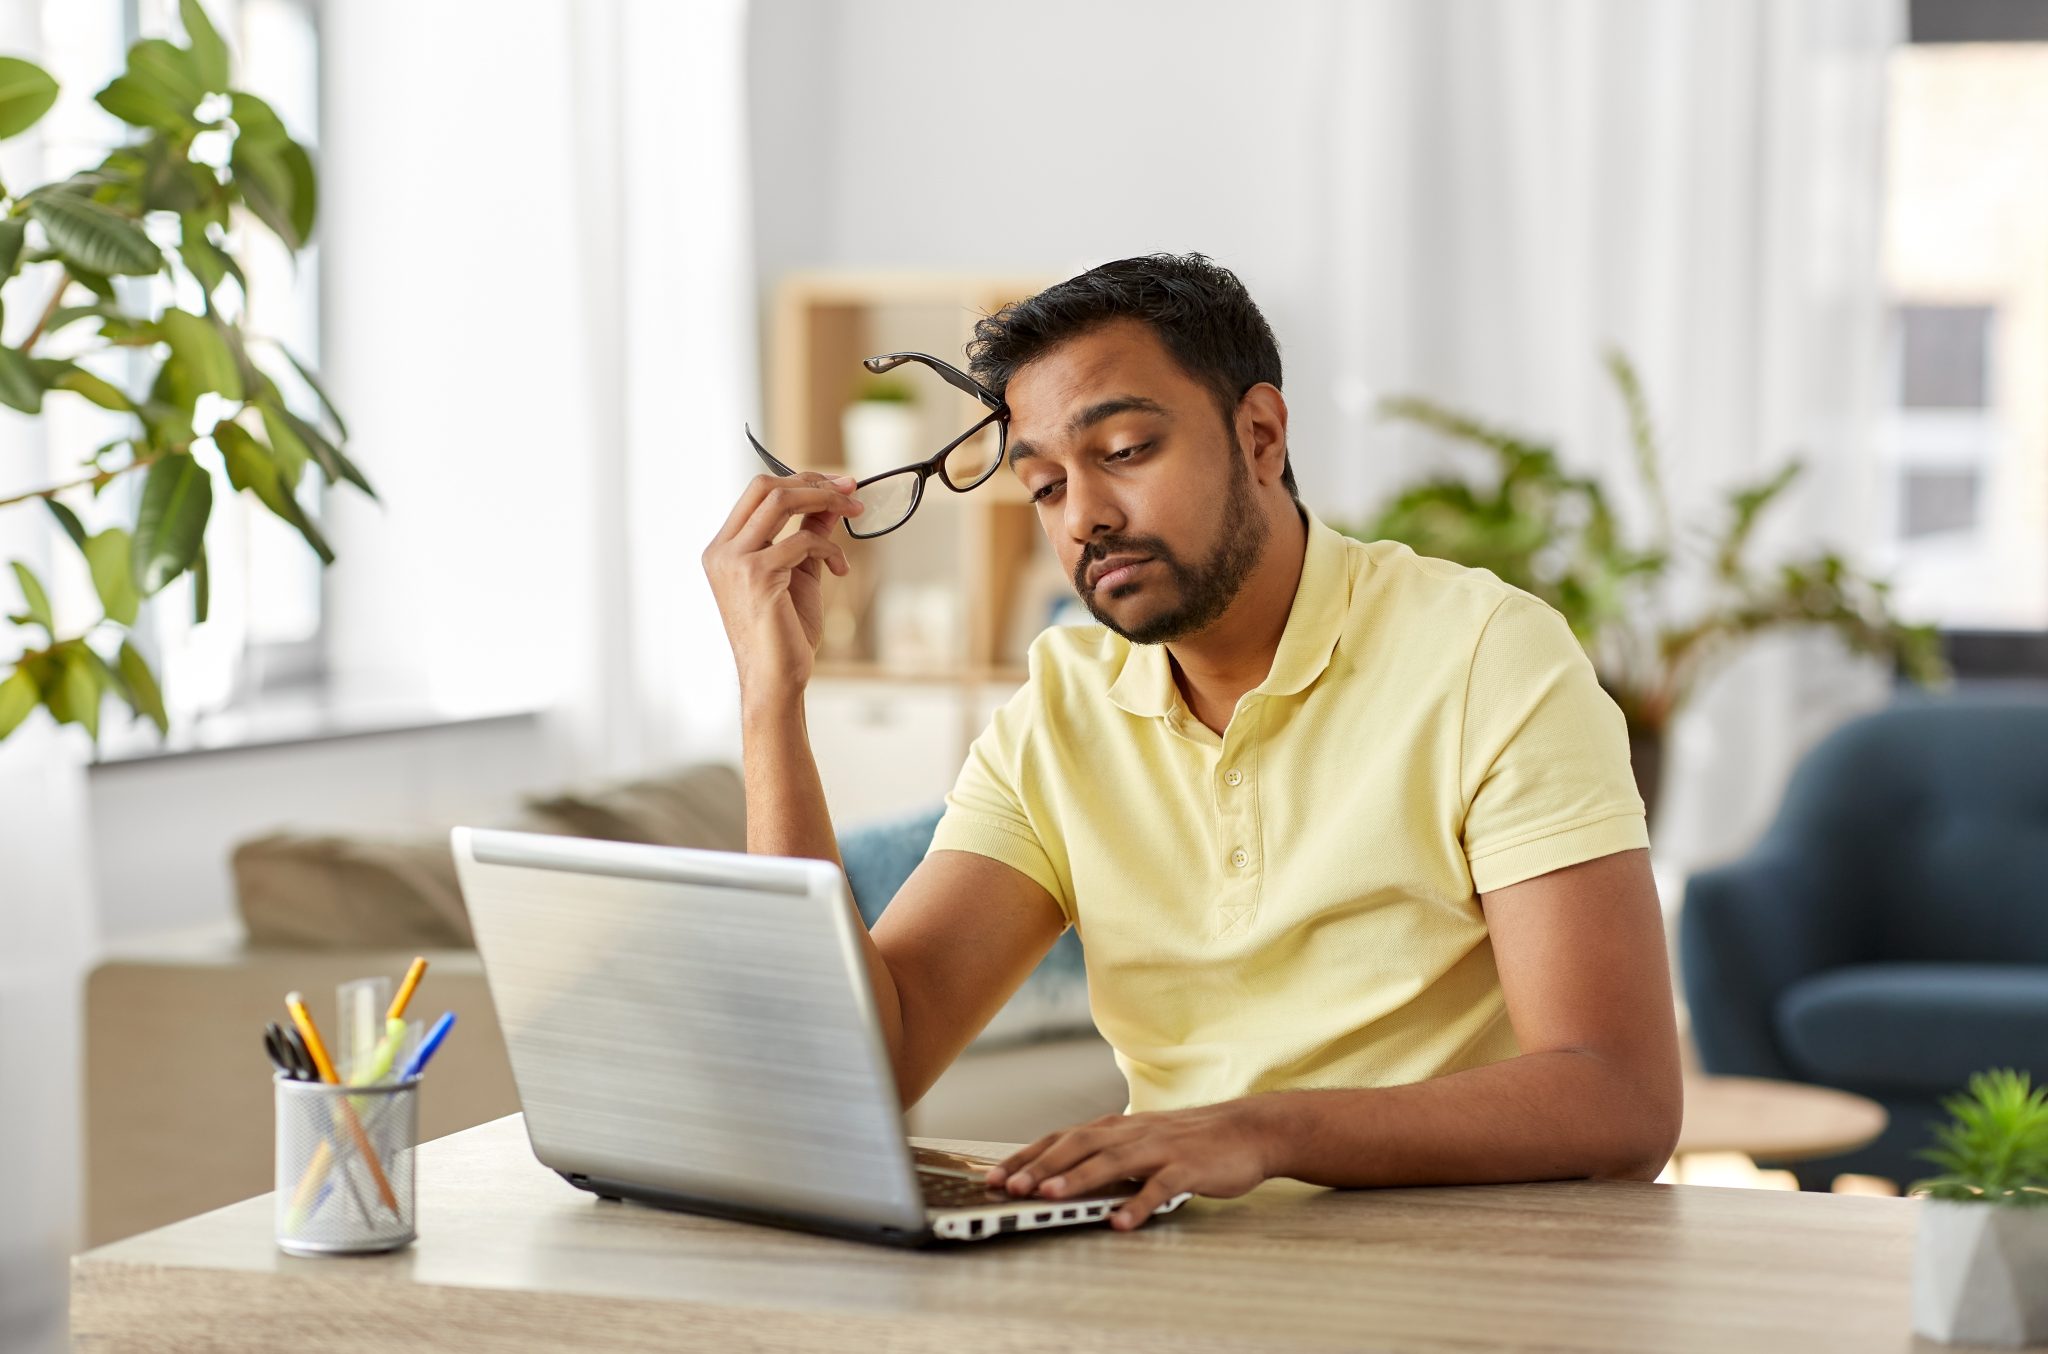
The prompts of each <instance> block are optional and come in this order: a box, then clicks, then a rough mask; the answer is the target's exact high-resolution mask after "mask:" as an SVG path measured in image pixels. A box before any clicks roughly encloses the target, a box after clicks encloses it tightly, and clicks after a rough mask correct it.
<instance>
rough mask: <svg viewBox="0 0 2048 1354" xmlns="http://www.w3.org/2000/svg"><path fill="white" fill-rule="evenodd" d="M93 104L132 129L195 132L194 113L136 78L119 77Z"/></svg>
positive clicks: (129, 76)
mask: <svg viewBox="0 0 2048 1354" xmlns="http://www.w3.org/2000/svg"><path fill="white" fill-rule="evenodd" d="M93 102H94V103H96V104H98V105H99V106H100V107H102V108H104V109H106V110H107V111H108V112H109V113H112V114H113V115H114V116H115V117H117V118H119V119H121V121H123V122H125V123H127V124H128V125H129V126H131V127H146V128H149V129H151V130H153V131H160V132H172V133H183V132H186V131H188V130H190V129H191V127H192V125H193V122H192V115H191V110H190V109H184V108H180V107H178V101H177V100H176V99H174V98H172V97H171V96H170V95H169V94H167V93H165V92H164V91H163V90H162V89H160V88H158V87H157V86H156V85H154V84H151V83H150V82H148V81H146V80H140V79H137V78H136V77H135V76H133V75H117V76H115V77H114V78H113V79H112V80H111V81H109V82H108V84H107V87H106V88H105V89H103V90H101V91H100V92H99V93H97V94H95V95H93Z"/></svg>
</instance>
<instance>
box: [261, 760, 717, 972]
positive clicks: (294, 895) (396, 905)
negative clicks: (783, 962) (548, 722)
mask: <svg viewBox="0 0 2048 1354" xmlns="http://www.w3.org/2000/svg"><path fill="white" fill-rule="evenodd" d="M504 826H507V827H511V828H515V829H517V830H519V831H522V832H544V833H551V834H554V835H558V836H568V837H595V838H598V839H600V840H604V841H619V842H641V843H646V844H650V845H654V846H695V847H705V848H709V849H712V850H719V851H744V850H746V846H747V820H746V799H745V795H744V794H743V792H742V788H741V784H740V777H739V773H738V772H737V771H735V770H734V769H733V768H732V767H729V766H721V765H704V766H690V767H684V768H682V769H681V770H679V771H676V772H673V773H671V774H669V775H665V776H653V777H648V778H646V779H642V780H635V781H630V782H627V783H625V784H621V785H615V786H610V787H602V788H597V789H592V790H589V791H582V792H570V793H563V794H559V795H553V796H550V797H547V798H543V799H535V800H530V801H528V804H527V808H526V812H525V813H524V814H522V815H520V816H519V817H518V818H516V819H514V820H513V821H511V822H509V823H506V824H504ZM232 866H233V870H234V877H235V905H236V907H237V908H238V909H239V910H240V911H241V914H242V925H243V927H244V929H245V930H246V931H247V932H248V936H249V940H250V943H251V944H254V945H288V946H301V947H309V948H317V949H328V948H340V947H346V948H364V947H372V948H396V949H403V948H406V947H408V946H411V947H415V948H417V947H432V946H471V945H474V944H475V943H476V942H475V940H474V939H473V938H472V936H471V934H470V929H469V916H468V913H467V912H466V911H465V910H464V908H463V904H462V890H461V888H460V887H459V886H458V884H457V882H456V878H455V859H454V857H453V855H452V854H450V852H449V849H448V839H447V837H445V836H443V835H440V834H436V835H433V836H423V837H377V836H342V835H335V834H320V835H308V834H303V833H292V832H276V833H271V834H269V835H267V836H263V837H258V838H255V839H254V840H251V841H246V842H243V843H241V844H240V845H238V846H237V847H236V848H235V851H234V855H233V858H232Z"/></svg>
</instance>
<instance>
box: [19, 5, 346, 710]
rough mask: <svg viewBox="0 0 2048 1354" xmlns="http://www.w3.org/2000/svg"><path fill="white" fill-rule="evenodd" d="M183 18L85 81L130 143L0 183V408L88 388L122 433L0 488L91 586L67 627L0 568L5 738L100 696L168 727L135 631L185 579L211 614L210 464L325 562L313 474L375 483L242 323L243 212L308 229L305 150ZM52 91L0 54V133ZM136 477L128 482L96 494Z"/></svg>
mask: <svg viewBox="0 0 2048 1354" xmlns="http://www.w3.org/2000/svg"><path fill="white" fill-rule="evenodd" d="M179 13H180V16H181V17H182V19H183V22H184V28H185V38H186V41H185V45H183V46H180V45H178V44H177V43H174V42H171V41H169V40H167V39H164V38H148V39H145V40H143V41H141V42H138V43H136V44H135V46H134V47H133V48H131V49H130V50H129V53H128V62H127V68H126V69H125V70H124V71H123V72H122V73H121V74H120V75H118V76H116V77H115V78H114V80H113V81H112V82H111V83H109V84H108V85H107V87H106V88H105V89H102V90H101V91H100V92H99V93H98V95H97V96H96V102H97V103H98V104H99V105H100V106H101V107H102V108H104V109H106V110H107V112H109V113H111V114H113V115H114V116H115V117H117V118H119V119H120V120H121V121H122V122H125V123H127V124H128V125H129V126H130V127H132V128H134V129H135V136H134V138H133V139H132V140H131V141H130V142H129V143H128V144H126V145H123V146H121V147H119V148H117V149H116V150H114V151H113V152H112V153H111V154H109V155H108V156H107V157H106V159H105V160H103V161H102V162H101V163H100V164H99V165H97V166H95V167H94V168H92V169H89V170H86V171H83V172H81V173H78V174H74V175H72V176H71V177H70V178H67V179H62V180H59V181H58V182H55V183H48V184H42V185H39V186H24V185H18V184H6V185H0V302H4V304H5V312H4V313H5V314H7V315H8V316H9V317H13V316H17V315H20V316H27V317H33V318H32V322H31V323H24V324H20V325H16V326H13V329H14V331H15V332H16V333H19V334H21V335H23V337H21V338H20V339H19V340H18V341H17V342H16V343H14V344H11V345H9V344H6V343H4V342H0V404H6V405H9V406H11V407H12V408H14V409H15V410H18V411H19V412H20V413H22V414H26V415H30V416H35V415H40V414H42V413H43V412H44V405H45V403H46V402H47V401H56V400H82V401H86V402H89V403H91V404H94V405H97V406H99V407H100V408H101V409H104V410H106V411H108V412H109V413H111V414H113V415H115V416H116V418H117V419H118V426H119V434H120V435H118V436H116V437H114V438H113V439H112V440H111V441H108V442H106V443H104V444H103V445H101V446H99V447H97V448H85V447H80V448H77V449H76V458H77V460H78V462H79V473H78V474H76V475H75V476H73V477H71V478H69V479H66V480H64V481H63V482H61V483H57V484H51V485H47V486H45V487H43V488H38V489H34V490H30V491H28V492H26V493H15V494H12V495H10V496H8V497H6V498H4V499H0V509H7V508H13V509H15V510H17V511H34V505H38V504H40V505H41V508H42V509H43V510H44V511H46V512H47V514H48V525H49V529H50V531H51V532H52V533H53V534H55V533H61V536H62V538H63V539H65V540H68V541H69V542H70V546H71V548H73V549H75V550H76V551H77V552H78V554H79V555H80V556H82V568H81V572H82V573H83V574H84V575H87V576H89V577H90V579H91V584H92V591H93V593H94V594H96V596H97V601H98V603H99V605H98V612H99V614H98V615H97V616H96V617H94V618H91V619H89V620H84V621H83V623H81V621H80V619H79V618H76V617H73V616H68V615H64V614H60V610H61V609H60V608H58V607H56V606H53V604H52V598H51V595H50V590H49V589H48V588H47V587H46V586H45V583H44V580H43V579H42V578H41V577H39V576H38V575H37V574H36V572H35V570H34V569H33V568H32V567H31V566H30V565H29V564H28V563H26V562H24V561H21V560H13V561H10V562H9V563H10V565H11V569H9V570H8V571H7V572H6V573H5V574H0V577H6V578H8V579H9V582H10V583H11V584H12V590H15V591H18V592H19V594H20V597H21V605H20V607H19V608H18V609H17V608H11V607H4V606H0V613H11V614H8V615H7V619H8V620H10V621H12V622H13V624H14V626H15V627H17V629H18V631H19V634H18V635H17V638H18V639H19V641H20V644H21V651H20V653H19V655H18V656H17V657H15V658H14V659H13V661H12V662H11V663H9V662H6V661H4V660H0V739H4V738H5V737H6V736H7V735H8V734H10V733H12V732H13V731H14V730H15V728H16V727H18V726H19V725H20V724H21V722H22V721H23V720H24V719H26V718H27V717H28V716H29V715H30V714H32V713H33V712H34V711H35V710H36V709H38V708H39V707H40V708H43V709H47V710H48V711H49V713H50V715H51V717H52V718H54V719H55V720H56V721H57V722H58V723H60V724H78V725H80V726H82V727H83V728H84V729H85V730H86V732H87V733H88V734H89V735H91V736H93V737H95V738H96V737H97V736H98V732H99V717H100V706H101V703H102V701H103V700H104V698H105V697H106V696H108V695H109V694H111V695H113V696H115V697H116V698H118V699H119V700H120V701H121V702H123V703H124V704H126V705H127V706H128V707H129V708H130V709H132V710H133V711H134V712H135V713H136V714H138V715H141V716H145V717H147V718H148V719H150V720H151V721H153V722H154V723H155V724H156V725H157V726H158V727H159V728H160V729H161V728H165V727H167V724H168V720H167V716H166V713H165V708H164V701H163V697H162V694H161V692H160V690H159V688H158V683H157V679H156V675H155V673H154V672H153V671H152V670H151V666H150V663H149V662H148V660H147V659H146V658H145V657H144V654H143V652H142V650H143V649H144V648H146V647H147V645H146V643H145V644H142V645H138V644H137V643H136V642H135V639H134V635H135V632H136V629H137V621H138V616H139V614H140V612H141V608H142V607H143V605H144V603H145V602H146V600H147V599H148V598H150V597H152V596H154V595H155V594H157V593H159V592H161V591H162V590H163V589H164V588H165V587H166V586H168V585H169V584H170V583H171V582H172V581H173V580H175V579H178V578H180V577H184V576H186V575H188V574H189V575H190V576H191V577H192V579H193V583H194V586H193V589H192V605H193V611H194V614H195V617H196V618H197V619H198V620H201V621H203V620H205V618H206V612H207V604H208V596H207V593H208V586H207V563H206V526H207V521H208V519H209V517H210V516H211V515H212V509H213V503H214V497H215V488H214V486H215V483H216V481H217V480H220V479H225V480H226V483H227V487H228V490H229V492H242V491H246V492H248V493H249V494H250V495H252V496H253V497H254V498H255V499H256V500H257V501H258V502H259V503H261V504H262V505H263V507H264V508H265V509H267V510H268V511H270V512H271V513H274V514H275V515H276V516H278V517H279V518H281V519H283V520H284V521H285V522H287V523H288V524H290V525H291V527H292V528H293V529H294V530H295V531H297V532H298V534H299V535H300V536H301V537H303V538H304V540H305V542H306V545H307V547H308V548H310V549H311V550H313V551H314V552H315V553H316V554H318V555H319V557H320V559H321V560H322V562H323V563H324V562H331V561H332V559H333V552H332V551H331V550H330V549H329V548H328V545H327V541H326V539H325V537H324V536H323V535H322V533H321V531H320V528H319V525H318V524H317V522H316V521H315V518H314V515H313V513H312V512H311V511H310V509H309V507H308V501H309V498H310V495H309V494H307V493H306V492H305V489H306V486H307V485H308V484H310V482H311V479H310V477H311V476H313V475H316V474H317V476H318V477H319V478H320V479H322V480H324V481H325V482H326V483H327V484H329V485H334V484H337V483H339V482H342V481H346V482H347V483H348V484H350V485H353V486H354V487H355V488H356V489H358V490H360V491H361V492H363V493H365V494H370V493H371V490H370V485H369V481H368V480H366V479H365V478H364V477H363V474H362V472H361V471H360V470H358V469H357V468H356V466H355V465H354V463H353V462H351V461H350V460H349V458H348V457H347V455H345V454H344V453H343V451H342V445H343V444H344V443H345V442H346V440H347V437H348V431H347V428H346V427H345V426H344V424H343V423H342V420H341V416H340V414H338V413H337V412H336V411H335V409H334V406H333V404H332V403H331V402H330V401H329V400H328V398H327V395H326V393H325V392H324V391H322V390H321V388H320V386H319V383H318V382H317V381H316V380H315V379H314V376H313V374H312V372H311V370H310V369H309V368H308V367H307V366H306V365H305V364H304V363H302V362H301V361H300V360H299V359H298V358H297V357H296V356H294V355H293V354H292V353H290V352H288V351H287V350H286V349H285V348H284V347H283V345H281V344H278V343H276V342H274V341H270V340H267V339H265V338H263V337H262V336H261V335H258V334H256V333H253V332H250V331H249V330H248V329H247V327H246V326H245V323H244V322H245V318H246V315H247V310H248V297H247V287H248V283H247V281H246V279H245V278H244V275H243V270H242V267H241V265H240V264H239V263H238V262H237V261H236V257H235V256H236V253H237V252H238V248H239V247H240V246H241V245H243V244H245V243H246V241H247V239H248V237H249V234H250V232H252V231H254V230H256V229H259V228H260V229H263V230H267V231H268V232H269V233H271V234H273V235H275V236H276V237H277V238H278V239H279V240H281V241H282V242H283V243H284V245H285V247H286V248H287V249H288V250H289V251H291V252H292V253H293V254H296V253H297V251H298V250H300V249H301V248H303V247H304V246H305V245H306V243H307V242H308V238H309V237H310V235H311V233H312V230H313V220H314V215H315V202H316V197H317V187H316V180H315V176H314V172H313V163H312V160H311V157H309V156H308V154H307V153H306V150H305V148H304V147H303V146H301V145H300V144H299V143H298V142H296V141H294V140H293V139H292V137H291V136H290V134H289V133H288V132H287V131H286V130H285V127H284V124H283V122H282V121H280V120H279V118H278V116H277V114H276V113H275V112H274V111H273V110H272V109H271V108H270V106H269V105H268V104H266V103H265V102H264V101H263V100H262V99H260V98H258V97H256V96H255V95H253V94H250V93H248V92H247V91H245V90H239V89H235V88H233V87H232V86H231V84H230V81H229V76H230V70H229V57H228V48H227V44H226V42H225V41H224V40H223V39H222V38H221V35H220V34H219V33H218V32H217V31H216V30H215V29H214V27H213V25H212V23H211V22H209V21H208V19H207V17H206V11H205V10H204V9H202V8H201V7H200V5H199V3H198V0H181V3H180V5H179ZM57 92H58V91H57V83H56V81H54V80H52V79H51V78H50V76H49V75H48V74H47V73H45V72H44V71H42V70H41V69H40V68H38V67H37V66H35V65H34V64H33V63H31V62H28V61H23V60H20V59H19V58H15V57H0V138H6V137H11V136H15V135H18V134H20V133H21V132H24V131H26V130H28V129H29V128H30V127H32V126H33V125H35V123H36V122H37V120H38V119H40V118H41V117H42V116H43V114H44V113H46V112H48V111H49V109H50V106H51V105H52V104H53V103H54V102H55V101H56V98H57ZM131 482H132V483H136V484H138V485H139V492H138V493H135V494H133V495H129V494H122V493H118V492H109V491H110V489H115V488H118V487H121V486H126V485H128V484H130V483H131ZM371 496H372V497H374V496H375V495H374V494H372V495H371ZM5 586H6V585H4V584H0V587H5Z"/></svg>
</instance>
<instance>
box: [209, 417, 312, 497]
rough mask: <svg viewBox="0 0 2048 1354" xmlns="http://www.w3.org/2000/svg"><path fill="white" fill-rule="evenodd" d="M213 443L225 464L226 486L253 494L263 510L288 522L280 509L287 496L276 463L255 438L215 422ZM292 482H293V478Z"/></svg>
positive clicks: (236, 427)
mask: <svg viewBox="0 0 2048 1354" xmlns="http://www.w3.org/2000/svg"><path fill="white" fill-rule="evenodd" d="M213 444H214V445H215V446H216V447H219V448H220V455H221V459H222V460H223V461H225V462H227V467H228V483H229V484H232V485H234V486H235V488H236V489H238V490H240V489H246V490H248V491H249V492H251V493H253V494H255V495H256V497H257V498H259V499H262V500H263V504H264V506H265V507H267V508H269V509H270V510H271V511H272V512H274V513H276V514H277V515H278V516H279V517H285V518H287V520H289V514H288V513H287V512H286V510H285V509H284V508H283V507H282V506H281V504H282V502H283V500H284V499H285V498H287V497H289V495H288V494H287V493H286V490H285V487H284V484H283V482H282V479H281V475H280V471H279V467H278V464H277V462H276V461H275V460H273V459H272V457H271V453H270V452H269V451H268V450H266V449H265V447H264V445H263V444H262V443H261V442H259V441H257V440H256V435H255V434H254V433H252V432H250V431H249V430H248V429H247V428H244V427H243V426H242V425H241V424H239V423H227V422H223V423H216V424H214V425H213ZM293 482H294V483H296V482H297V481H296V479H294V481H293Z"/></svg>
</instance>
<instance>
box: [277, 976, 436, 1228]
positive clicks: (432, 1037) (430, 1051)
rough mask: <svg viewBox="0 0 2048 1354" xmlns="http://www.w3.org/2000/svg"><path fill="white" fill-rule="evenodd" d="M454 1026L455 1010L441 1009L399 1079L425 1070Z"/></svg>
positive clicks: (377, 1119)
mask: <svg viewBox="0 0 2048 1354" xmlns="http://www.w3.org/2000/svg"><path fill="white" fill-rule="evenodd" d="M454 1026H455V1012H453V1011H443V1012H442V1013H441V1018H440V1019H439V1020H437V1021H435V1022H434V1028H432V1029H430V1030H428V1031H427V1037H426V1038H424V1039H422V1040H420V1046H419V1047H418V1048H416V1049H414V1050H413V1054H412V1056H411V1057H410V1058H407V1059H406V1060H405V1066H404V1067H403V1068H401V1069H400V1070H399V1073H398V1079H399V1081H401V1082H407V1081H411V1080H412V1079H413V1078H414V1077H416V1076H418V1075H419V1074H420V1073H422V1072H424V1071H426V1070H427V1062H428V1061H429V1060H430V1059H431V1058H432V1057H433V1056H434V1054H435V1053H437V1052H439V1051H440V1048H441V1041H442V1040H444V1039H446V1038H447V1037H448V1031H449V1030H451V1029H453V1028H454ZM390 1103H391V1102H389V1101H386V1102H385V1103H384V1104H382V1105H379V1106H378V1107H377V1110H376V1113H375V1114H374V1115H373V1116H372V1117H371V1120H370V1127H371V1128H373V1129H374V1128H376V1127H377V1126H378V1125H379V1124H380V1123H381V1122H382V1121H383V1118H384V1115H385V1112H386V1111H387V1110H388V1109H389V1108H390ZM341 1168H342V1169H343V1170H344V1171H345V1170H347V1168H348V1163H347V1162H346V1161H344V1162H342V1163H341ZM333 1189H334V1182H333V1181H332V1180H330V1181H328V1182H327V1183H326V1184H325V1185H323V1186H321V1189H320V1196H319V1198H317V1199H315V1200H314V1201H313V1206H312V1207H311V1208H309V1209H307V1210H306V1216H307V1217H308V1218H311V1217H312V1216H313V1215H314V1214H316V1213H318V1212H319V1211H320V1205H321V1204H323V1203H325V1202H326V1201H327V1196H328V1194H329V1193H331V1192H332V1191H333Z"/></svg>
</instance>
